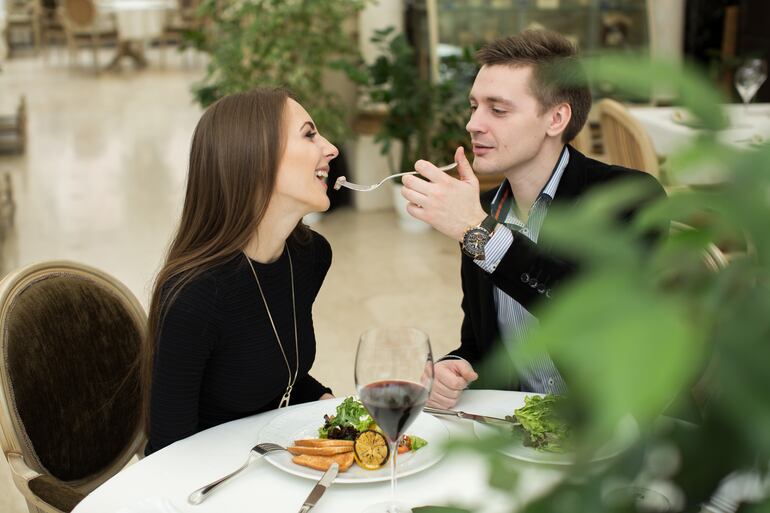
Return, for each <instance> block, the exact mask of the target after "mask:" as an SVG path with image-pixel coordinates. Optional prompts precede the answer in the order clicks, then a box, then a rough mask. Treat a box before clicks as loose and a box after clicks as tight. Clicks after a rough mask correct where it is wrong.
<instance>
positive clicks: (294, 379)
mask: <svg viewBox="0 0 770 513" xmlns="http://www.w3.org/2000/svg"><path fill="white" fill-rule="evenodd" d="M286 253H287V254H288V255H289V276H291V310H292V314H293V316H294V356H295V357H296V367H295V368H294V376H293V377H292V375H291V366H290V365H289V359H288V358H287V357H286V351H284V349H283V344H282V343H281V337H279V336H278V330H277V329H276V328H275V322H273V316H272V314H271V313H270V308H269V307H268V306H267V299H265V293H264V292H263V291H262V285H261V284H260V283H259V278H258V277H257V272H256V271H255V270H254V264H252V263H251V259H250V258H249V257H248V255H247V254H246V252H244V253H243V256H245V257H246V261H247V262H248V263H249V267H251V272H252V274H253V275H254V279H255V280H256V281H257V287H258V288H259V295H260V296H262V302H263V303H264V304H265V310H266V311H267V318H268V319H270V325H271V326H272V327H273V333H275V339H276V340H277V341H278V348H279V349H280V350H281V354H282V355H283V361H284V362H286V370H287V371H288V373H289V382H288V384H287V385H286V391H285V392H284V394H283V397H282V398H281V402H280V403H279V404H278V407H279V408H283V407H284V406H289V400H290V399H291V390H292V388H294V384H295V383H296V382H297V374H298V373H299V344H298V342H297V304H296V302H295V299H294V266H293V265H292V262H291V251H289V246H288V245H287V246H286Z"/></svg>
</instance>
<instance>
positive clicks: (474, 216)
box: [401, 147, 487, 242]
mask: <svg viewBox="0 0 770 513" xmlns="http://www.w3.org/2000/svg"><path fill="white" fill-rule="evenodd" d="M455 162H457V171H458V173H459V174H460V179H459V180H457V179H455V178H453V177H452V176H449V175H448V174H446V173H444V172H443V171H439V170H438V168H437V167H436V166H434V165H433V164H431V163H430V162H428V161H426V160H418V161H417V162H416V163H415V164H414V169H415V170H416V171H418V172H419V173H420V174H421V175H422V176H424V177H425V178H427V179H428V180H429V181H426V180H422V179H420V178H417V177H415V176H411V175H409V176H405V177H404V178H403V180H402V181H403V183H404V188H403V189H402V190H401V195H402V196H403V197H404V198H406V200H407V201H408V202H409V204H408V205H407V206H406V211H407V212H409V214H410V215H411V216H412V217H414V218H416V219H419V220H421V221H425V222H426V223H428V224H429V225H431V226H432V227H434V228H435V229H436V230H438V231H440V232H441V233H443V234H444V235H446V236H448V237H451V238H452V239H454V240H456V241H458V242H462V239H463V235H464V234H465V230H467V229H468V228H470V227H471V226H477V225H478V224H480V223H481V221H483V220H484V217H486V215H487V214H486V213H485V212H484V209H482V208H481V201H480V200H479V180H478V179H477V178H476V175H474V174H473V169H472V168H471V164H470V162H468V159H467V158H465V151H464V150H463V148H462V147H459V148H457V151H455Z"/></svg>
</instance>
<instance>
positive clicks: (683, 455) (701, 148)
mask: <svg viewBox="0 0 770 513" xmlns="http://www.w3.org/2000/svg"><path fill="white" fill-rule="evenodd" d="M585 65H586V69H587V71H588V74H589V76H590V78H591V80H593V81H604V82H609V83H612V84H613V85H614V86H615V87H616V88H618V89H620V90H623V91H626V92H627V93H628V94H631V95H633V94H637V93H639V92H641V91H646V90H648V89H649V87H650V86H664V87H666V88H667V90H671V91H677V92H678V98H679V101H680V102H681V103H682V104H683V105H684V106H685V107H686V108H687V109H688V110H689V111H690V112H691V113H692V115H693V116H695V117H697V118H698V119H699V120H700V121H702V123H703V125H704V128H703V129H702V130H700V131H699V136H698V138H697V139H696V140H695V141H694V142H693V144H692V145H691V146H690V147H688V148H686V149H684V150H682V151H681V152H679V153H678V154H677V155H675V156H673V157H672V158H671V159H670V170H671V172H672V175H673V177H674V179H675V180H676V178H677V177H682V176H685V175H686V174H688V173H691V172H692V171H693V170H701V169H709V170H719V173H720V176H722V177H723V182H722V183H721V184H719V185H718V186H712V187H708V188H690V189H687V190H680V191H677V192H675V193H672V194H671V195H670V197H669V198H668V199H667V200H666V201H661V202H658V203H656V204H652V205H649V206H648V207H646V208H645V209H644V210H643V212H642V214H641V215H640V216H638V218H637V219H636V221H635V223H633V224H631V225H628V226H619V225H618V224H617V223H613V222H610V221H609V220H611V219H615V218H616V214H615V213H616V212H618V211H620V210H622V209H624V208H626V207H627V206H628V205H629V204H631V203H633V202H635V201H639V200H640V199H641V198H642V197H643V194H644V191H636V190H633V189H629V188H628V187H624V186H622V185H621V186H613V187H609V188H606V189H603V190H599V191H597V192H596V193H594V194H592V195H591V196H590V197H588V198H587V199H586V200H585V201H583V202H581V208H580V209H573V210H571V211H560V210H556V209H553V210H552V211H551V210H549V213H548V217H549V221H548V223H549V229H550V232H549V237H550V241H549V242H547V243H552V244H554V245H555V247H558V248H561V250H562V251H564V252H566V253H567V254H571V255H572V256H573V257H576V258H579V259H580V260H581V262H583V263H584V265H583V267H582V269H583V270H584V272H583V273H582V274H581V276H580V277H579V278H578V279H576V280H574V281H573V282H571V283H570V284H569V285H568V286H567V287H566V288H565V289H563V290H561V291H560V293H559V297H555V298H554V300H553V302H552V304H550V305H548V306H547V307H544V308H543V309H542V310H540V311H539V312H537V313H536V315H537V316H538V318H539V319H540V327H539V329H538V330H537V331H536V333H535V335H534V337H533V338H532V340H531V345H532V346H534V347H545V348H547V350H548V352H549V353H550V355H551V357H552V358H553V359H554V361H555V362H557V365H558V366H559V368H560V370H561V371H562V374H563V375H564V376H565V379H566V381H567V383H568V384H569V387H570V397H571V402H572V404H573V407H574V408H576V410H577V411H576V415H575V418H576V419H580V422H579V423H578V424H577V425H576V426H575V427H576V430H577V433H578V440H579V441H580V447H581V449H580V451H579V452H578V455H579V456H581V458H580V459H578V463H576V465H574V466H573V467H569V468H567V469H565V470H564V479H563V481H562V482H561V484H559V485H557V486H555V487H554V488H553V489H551V490H550V492H549V493H547V494H545V495H544V496H542V497H540V498H538V499H536V500H535V501H533V502H531V503H529V504H526V505H524V506H523V507H522V506H521V503H520V497H514V493H515V492H514V488H515V487H514V486H513V485H514V484H515V483H516V482H517V476H518V474H519V473H520V472H521V471H522V469H523V468H526V467H522V466H519V465H516V464H508V465H503V464H500V461H499V459H500V457H499V455H495V453H494V444H495V442H490V441H487V442H485V443H483V444H471V445H474V446H476V448H477V449H478V450H481V451H484V452H486V453H488V454H490V468H491V471H492V472H491V474H492V475H493V476H494V477H493V480H492V482H491V483H490V486H492V487H494V488H497V489H500V490H504V491H508V492H509V493H510V494H511V508H510V510H511V511H514V510H516V511H525V512H531V513H541V512H579V513H583V512H585V513H589V512H590V513H593V512H600V511H612V512H616V511H617V512H619V511H700V508H701V504H703V503H704V502H707V501H708V500H709V498H710V497H711V496H712V494H713V493H714V492H715V490H716V489H717V487H718V486H719V483H720V481H721V480H722V479H723V478H724V477H725V476H727V475H728V474H729V473H731V472H733V471H735V470H746V469H749V470H752V471H756V472H758V473H759V475H760V476H761V477H762V478H763V479H765V482H766V483H770V481H768V463H769V462H770V372H768V363H770V315H769V314H770V230H768V228H767V224H768V221H770V145H769V144H767V143H765V144H763V145H756V146H754V147H752V148H745V149H739V148H737V147H735V146H730V145H725V144H724V143H722V142H721V140H720V139H719V138H718V135H719V131H720V129H722V128H724V127H725V126H726V117H725V114H724V112H723V109H722V103H723V101H724V100H723V98H722V97H721V96H720V95H719V94H718V93H717V91H716V88H715V86H714V85H712V84H710V83H709V82H708V81H707V79H706V78H705V76H704V75H703V74H702V73H701V71H700V70H697V69H693V68H690V67H687V68H685V70H684V71H682V70H681V69H679V68H677V67H676V66H675V65H673V64H669V63H665V62H655V63H650V62H649V60H647V59H645V58H641V57H640V58H630V57H629V56H623V57H614V56H602V57H599V58H596V59H590V60H587V61H585ZM672 219H673V220H679V221H684V222H685V223H687V222H692V223H693V226H692V228H691V229H684V230H677V231H671V233H670V234H669V236H668V238H667V239H666V240H665V241H662V242H660V243H659V244H658V245H656V246H655V247H653V248H651V249H650V248H646V247H645V246H644V244H643V243H642V242H641V241H642V239H643V237H642V235H643V234H645V233H648V232H649V230H650V229H652V228H654V227H657V226H661V223H663V224H664V225H665V223H667V222H668V221H669V220H672ZM703 219H705V220H706V221H702V220H703ZM736 233H737V234H741V235H742V236H743V237H744V238H745V240H746V241H747V244H746V247H747V251H745V252H743V253H741V254H735V255H732V256H731V258H730V259H728V261H727V264H726V265H725V266H724V267H721V268H718V269H715V268H713V266H711V268H710V267H709V266H708V265H707V264H706V261H705V259H704V255H705V251H706V250H707V248H708V245H709V243H710V242H712V241H720V240H724V239H726V238H730V237H734V236H735V234H736ZM528 345H529V343H528ZM519 347H524V346H522V345H519ZM529 354H530V353H529V352H528V350H526V349H521V350H519V351H518V352H517V353H515V354H514V355H513V356H512V357H513V358H520V359H523V360H526V359H527V358H528V357H529ZM506 357H508V356H506V355H505V354H499V355H497V358H506ZM628 414H631V415H633V416H634V418H635V419H636V421H637V422H638V425H639V427H640V432H641V436H640V438H639V441H638V443H637V444H636V445H635V446H634V448H633V449H631V450H629V451H627V452H625V453H624V455H623V456H622V457H619V458H617V459H615V460H614V461H613V462H611V463H610V464H607V465H606V466H605V467H604V468H601V467H597V466H596V465H590V464H589V463H588V462H587V461H588V459H589V456H590V454H592V453H593V451H594V450H595V449H596V448H597V447H599V446H600V445H602V444H603V443H604V442H605V441H606V440H608V439H609V438H610V437H611V435H612V432H613V431H614V430H615V428H616V426H617V425H618V422H619V420H620V419H621V418H623V417H624V416H626V415H628ZM685 421H687V422H685ZM497 443H502V442H501V441H497ZM463 445H464V446H467V445H468V444H467V443H466V444H463ZM618 484H621V485H625V486H626V488H625V490H626V491H628V493H626V494H625V495H624V494H623V493H620V494H619V495H616V496H615V497H617V498H620V499H623V500H617V501H615V500H611V499H612V495H611V494H608V490H610V489H612V487H613V486H617V485H618ZM768 486H770V485H768ZM634 487H636V489H651V490H653V492H651V493H655V492H654V491H655V490H662V491H664V492H665V495H666V496H667V497H668V499H669V501H670V509H656V508H655V507H651V508H649V509H645V507H644V506H643V505H640V504H638V503H635V502H634V497H635V496H636V493H634V492H633V490H634ZM619 489H620V490H621V491H622V490H623V489H624V488H623V487H620V488H619ZM629 490H630V491H629ZM661 493H663V492H661ZM767 493H770V490H766V495H767ZM760 500H761V502H760V503H759V504H755V505H752V506H750V507H752V508H753V509H752V510H751V511H764V512H768V511H770V499H768V498H767V497H765V498H764V499H760ZM736 507H737V504H736ZM479 508H480V509H481V505H479ZM420 511H421V512H423V511H425V512H439V511H443V512H450V511H452V512H458V511H462V510H458V509H457V508H437V507H430V508H421V509H420ZM741 511H743V509H742V510H741Z"/></svg>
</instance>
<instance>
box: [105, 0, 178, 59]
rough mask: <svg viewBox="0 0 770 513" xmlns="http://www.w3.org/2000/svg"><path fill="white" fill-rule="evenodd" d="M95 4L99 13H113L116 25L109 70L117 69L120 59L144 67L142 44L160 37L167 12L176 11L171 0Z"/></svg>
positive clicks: (174, 3)
mask: <svg viewBox="0 0 770 513" xmlns="http://www.w3.org/2000/svg"><path fill="white" fill-rule="evenodd" d="M96 5H97V7H98V8H99V12H101V13H104V14H114V15H115V19H116V22H117V23H116V25H117V30H118V49H117V52H116V54H115V56H114V57H113V59H112V61H111V62H110V64H108V65H107V68H108V69H116V68H117V67H118V66H119V65H120V60H121V59H122V58H123V57H130V58H131V59H133V60H134V62H136V65H137V66H138V67H140V68H144V67H146V66H147V59H146V57H145V55H144V45H146V44H147V43H148V42H149V41H151V40H152V39H155V38H158V37H160V36H161V35H162V34H163V29H164V26H165V24H166V17H167V15H168V13H169V12H170V11H172V10H173V9H176V8H177V4H176V2H175V1H174V0H98V2H97V4H96Z"/></svg>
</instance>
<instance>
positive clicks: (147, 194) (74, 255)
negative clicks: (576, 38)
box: [0, 57, 461, 513]
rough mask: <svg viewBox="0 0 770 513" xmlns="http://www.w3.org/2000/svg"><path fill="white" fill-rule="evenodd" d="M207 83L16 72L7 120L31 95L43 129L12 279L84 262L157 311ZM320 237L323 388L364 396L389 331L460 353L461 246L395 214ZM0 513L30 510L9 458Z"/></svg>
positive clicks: (19, 200) (129, 72) (0, 488)
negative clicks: (372, 362)
mask: <svg viewBox="0 0 770 513" xmlns="http://www.w3.org/2000/svg"><path fill="white" fill-rule="evenodd" d="M103 60H104V62H107V59H106V58H105V59H103ZM203 73H204V69H203V66H202V64H200V63H198V64H197V65H196V64H195V63H193V64H189V63H183V62H172V63H171V64H170V65H168V66H167V67H166V68H164V69H162V68H160V67H159V66H158V64H157V61H154V62H152V64H151V66H150V67H149V68H148V69H145V70H143V71H134V70H133V69H130V68H128V67H127V68H126V69H124V70H123V71H121V72H115V73H103V74H100V75H94V74H92V73H91V71H90V70H89V69H88V68H83V69H77V68H76V69H70V68H69V67H68V66H67V65H66V64H65V63H64V62H63V59H58V60H57V59H56V58H54V59H52V60H51V62H49V63H47V64H46V63H44V62H43V60H42V59H41V58H34V57H29V58H22V59H14V60H11V61H7V62H4V63H3V64H2V70H0V113H10V112H12V111H13V109H14V108H15V106H16V104H17V102H18V99H19V97H20V95H22V94H23V95H26V99H27V106H28V122H29V126H28V147H27V151H26V153H25V155H23V156H20V157H11V156H4V155H0V173H9V174H10V176H11V178H12V184H13V189H14V198H15V201H16V216H15V226H14V227H13V229H12V230H11V231H10V232H9V233H7V234H6V236H5V238H4V239H3V240H2V241H0V243H1V244H2V256H3V258H2V269H3V272H7V271H8V270H11V269H14V268H17V267H19V266H23V265H26V264H30V263H33V262H39V261H44V260H53V259H67V260H75V261H78V262H83V263H87V264H90V265H92V266H95V267H98V268H100V269H103V270H105V271H107V272H109V273H111V274H113V275H114V276H116V277H117V278H118V279H120V280H121V281H123V282H124V283H125V284H126V285H127V286H128V287H129V288H130V289H131V290H132V291H133V292H134V293H135V294H136V296H137V297H138V298H139V299H140V301H142V303H143V304H145V305H146V304H147V297H148V293H149V289H150V285H151V282H152V279H153V276H154V274H155V272H156V271H157V269H158V267H159V265H160V263H161V259H162V256H163V252H164V249H165V248H166V246H167V244H168V241H169V237H170V235H171V232H172V230H173V228H174V225H175V223H176V221H177V216H178V214H179V210H180V207H181V201H182V195H183V190H184V182H185V173H186V166H187V162H186V159H187V152H188V149H189V141H190V137H191V135H192V131H193V128H194V126H195V123H196V122H197V120H198V117H199V116H200V109H199V108H198V107H197V106H195V105H193V103H192V100H191V95H190V92H189V89H190V85H191V84H192V83H193V82H194V81H195V80H198V79H200V78H201V77H202V76H203ZM313 228H314V229H315V230H317V231H319V232H320V233H322V234H323V235H324V236H326V238H327V239H328V240H329V241H330V243H331V245H332V248H333V251H334V260H333V263H332V267H331V270H330V272H329V274H328V276H327V279H326V282H325V284H324V286H323V288H322V290H321V292H320V294H319V296H318V299H317V301H316V304H315V310H314V319H315V328H316V336H317V340H318V356H317V358H316V362H315V366H314V368H313V371H312V373H313V375H314V376H315V377H316V378H318V379H319V380H320V381H321V382H323V383H325V384H328V385H329V386H331V387H332V389H333V390H334V391H335V393H336V394H338V395H342V394H350V393H352V392H353V390H354V385H353V360H354V356H355V347H356V343H357V337H358V335H359V334H360V333H361V332H362V331H363V330H364V329H366V328H368V327H372V326H376V325H387V324H398V325H413V326H417V327H421V328H422V329H424V330H425V331H426V332H428V333H429V334H430V336H431V339H432V343H433V347H434V352H435V353H436V354H444V353H446V352H447V351H448V350H449V349H451V348H453V347H455V346H456V344H457V341H458V337H459V330H460V321H461V312H460V276H459V249H458V246H457V243H455V242H452V241H450V240H448V239H446V238H445V237H443V236H442V235H440V234H438V233H436V232H433V231H429V232H427V233H423V234H413V233H407V232H403V231H401V230H400V229H399V228H397V226H396V221H395V215H394V212H393V211H390V210H388V211H378V212H368V213H359V212H357V211H355V210H352V209H351V208H338V209H335V210H333V211H332V212H330V213H328V214H325V215H324V216H322V218H321V220H320V221H319V222H317V223H316V224H314V225H313ZM0 511H2V512H4V513H22V512H23V511H26V508H25V505H24V501H23V500H22V498H21V495H20V494H19V493H18V492H17V491H16V489H15V488H14V487H13V484H12V483H11V478H10V475H9V470H8V467H7V463H6V462H5V459H2V461H0ZM105 513H108V512H105Z"/></svg>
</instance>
